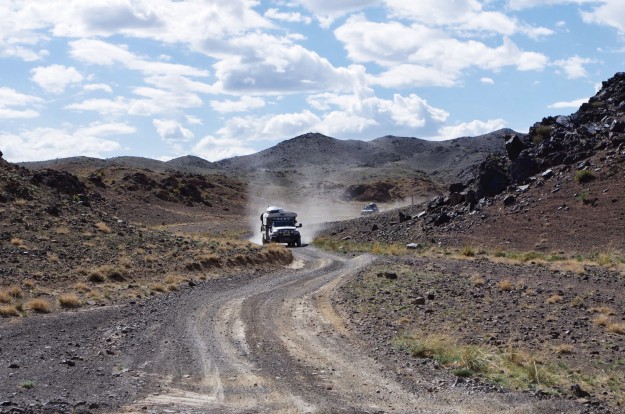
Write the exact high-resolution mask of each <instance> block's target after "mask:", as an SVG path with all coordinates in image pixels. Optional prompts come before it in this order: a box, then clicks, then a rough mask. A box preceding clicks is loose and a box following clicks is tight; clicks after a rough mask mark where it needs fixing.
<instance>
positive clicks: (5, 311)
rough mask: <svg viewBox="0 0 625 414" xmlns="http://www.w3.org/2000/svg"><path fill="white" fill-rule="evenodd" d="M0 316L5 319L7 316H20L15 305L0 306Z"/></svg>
mask: <svg viewBox="0 0 625 414" xmlns="http://www.w3.org/2000/svg"><path fill="white" fill-rule="evenodd" d="M0 316H1V317H3V318H7V317H9V316H20V314H19V312H18V310H17V307H16V306H15V305H2V306H0Z"/></svg>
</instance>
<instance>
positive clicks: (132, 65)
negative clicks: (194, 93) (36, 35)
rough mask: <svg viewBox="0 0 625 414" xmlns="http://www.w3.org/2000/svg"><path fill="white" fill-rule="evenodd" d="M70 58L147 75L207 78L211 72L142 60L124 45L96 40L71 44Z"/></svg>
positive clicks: (186, 66) (84, 40)
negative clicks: (120, 67) (114, 66)
mask: <svg viewBox="0 0 625 414" xmlns="http://www.w3.org/2000/svg"><path fill="white" fill-rule="evenodd" d="M69 47H70V52H69V53H70V56H71V57H72V58H74V59H76V60H78V61H81V62H85V63H91V64H94V65H104V66H113V65H122V66H124V67H126V68H128V69H131V70H136V71H139V72H141V73H143V74H145V75H178V76H196V77H205V76H208V75H209V72H208V71H207V70H205V69H198V68H194V67H192V66H188V65H182V64H177V63H168V62H161V61H154V60H148V59H144V58H141V57H139V56H137V55H135V54H134V53H131V52H130V51H129V50H128V48H127V47H126V46H124V45H114V44H111V43H107V42H104V41H102V40H95V39H80V40H75V41H72V42H69Z"/></svg>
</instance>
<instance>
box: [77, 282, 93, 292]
mask: <svg viewBox="0 0 625 414" xmlns="http://www.w3.org/2000/svg"><path fill="white" fill-rule="evenodd" d="M74 289H76V290H77V291H79V292H89V291H90V290H91V288H90V287H89V285H87V284H86V283H82V282H78V283H76V284H75V285H74Z"/></svg>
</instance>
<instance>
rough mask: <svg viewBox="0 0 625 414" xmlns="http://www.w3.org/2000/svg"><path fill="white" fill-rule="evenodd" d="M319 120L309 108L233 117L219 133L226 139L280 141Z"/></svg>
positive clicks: (309, 127)
mask: <svg viewBox="0 0 625 414" xmlns="http://www.w3.org/2000/svg"><path fill="white" fill-rule="evenodd" d="M319 121H320V119H319V117H317V116H316V115H315V114H313V113H312V112H310V111H308V110H305V111H303V112H299V113H284V114H277V115H266V116H260V117H259V116H245V117H233V118H230V119H228V120H227V121H226V122H225V125H224V127H223V128H220V129H219V130H218V131H217V134H218V135H219V136H220V138H226V139H233V138H241V139H245V140H247V141H253V140H268V141H278V140H281V139H284V138H287V137H294V136H296V135H300V134H303V133H305V132H308V131H311V130H313V129H314V128H315V126H316V125H318V124H319Z"/></svg>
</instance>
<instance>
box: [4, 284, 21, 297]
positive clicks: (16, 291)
mask: <svg viewBox="0 0 625 414" xmlns="http://www.w3.org/2000/svg"><path fill="white" fill-rule="evenodd" d="M6 292H7V293H8V294H9V296H11V297H14V298H21V297H22V296H24V292H23V291H22V288H21V287H19V286H16V285H12V286H9V287H8V289H7V290H6Z"/></svg>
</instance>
